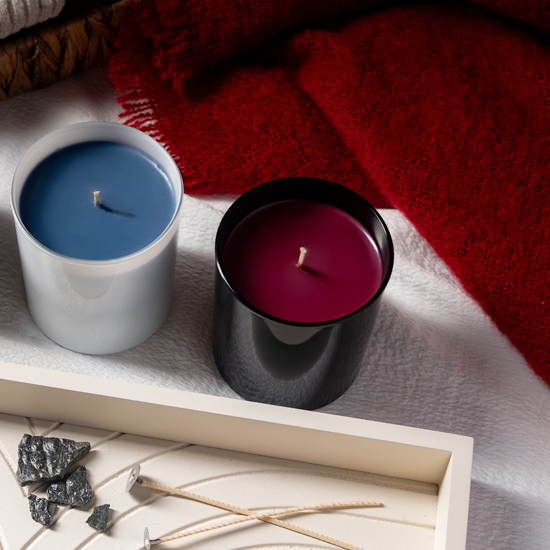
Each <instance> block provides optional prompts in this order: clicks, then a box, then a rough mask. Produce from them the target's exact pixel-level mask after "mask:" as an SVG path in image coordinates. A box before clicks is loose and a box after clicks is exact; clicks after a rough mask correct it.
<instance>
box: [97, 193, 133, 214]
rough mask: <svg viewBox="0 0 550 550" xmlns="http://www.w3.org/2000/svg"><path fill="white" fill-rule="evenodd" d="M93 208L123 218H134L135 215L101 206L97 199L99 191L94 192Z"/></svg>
mask: <svg viewBox="0 0 550 550" xmlns="http://www.w3.org/2000/svg"><path fill="white" fill-rule="evenodd" d="M94 206H97V207H98V208H101V210H105V212H110V213H111V214H118V215H119V216H125V217H127V218H133V217H135V214H132V213H131V212H124V211H123V210H115V209H114V208H110V207H109V206H107V205H106V204H103V203H102V202H101V200H100V198H99V191H94Z"/></svg>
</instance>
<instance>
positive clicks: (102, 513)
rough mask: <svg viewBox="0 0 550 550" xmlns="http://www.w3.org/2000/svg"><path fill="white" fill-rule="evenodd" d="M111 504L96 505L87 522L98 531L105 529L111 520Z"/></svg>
mask: <svg viewBox="0 0 550 550" xmlns="http://www.w3.org/2000/svg"><path fill="white" fill-rule="evenodd" d="M110 506H111V505H110V504H101V505H100V506H96V507H95V508H94V509H93V511H92V515H91V516H90V517H89V518H88V519H87V520H86V523H87V524H88V525H90V526H91V527H93V528H94V529H97V530H98V531H105V529H107V523H108V521H109V508H110Z"/></svg>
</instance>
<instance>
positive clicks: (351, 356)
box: [213, 178, 393, 409]
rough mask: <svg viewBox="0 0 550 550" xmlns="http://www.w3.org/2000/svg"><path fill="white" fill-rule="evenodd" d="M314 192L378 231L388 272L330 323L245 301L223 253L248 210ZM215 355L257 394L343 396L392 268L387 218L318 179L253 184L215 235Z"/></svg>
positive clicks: (232, 377) (247, 392) (315, 401)
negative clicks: (284, 315)
mask: <svg viewBox="0 0 550 550" xmlns="http://www.w3.org/2000/svg"><path fill="white" fill-rule="evenodd" d="M287 199H310V200H317V201H322V202H327V203H329V204H332V205H334V206H337V207H339V208H341V209H342V210H345V211H347V212H348V213H350V214H352V215H353V216H354V217H355V218H356V219H357V220H359V221H360V222H361V223H362V224H363V225H364V226H365V227H366V229H367V230H368V231H369V233H370V234H371V235H372V236H373V237H374V239H375V241H376V243H377V245H378V248H379V250H380V253H381V256H382V263H383V270H384V277H383V282H382V284H381V286H380V289H379V291H378V292H377V294H376V295H375V296H374V297H373V298H372V299H371V300H370V301H369V302H368V303H367V304H365V305H364V306H363V307H361V308H360V309H358V310H357V311H355V312H353V313H351V314H350V315H347V316H345V317H342V318H340V319H337V320H334V321H330V322H326V323H307V324H306V323H293V322H288V321H282V320H280V319H276V318H273V317H271V316H269V315H265V314H264V313H262V312H261V311H259V310H257V309H256V308H254V307H253V306H252V305H251V304H248V303H246V301H244V300H243V299H242V298H241V297H240V296H239V295H238V294H237V293H236V292H235V291H234V289H233V288H232V287H231V284H230V283H229V282H228V281H227V279H226V277H225V274H224V271H223V266H222V265H221V263H220V258H221V256H222V255H221V252H222V250H223V247H224V245H225V242H226V240H227V237H228V236H229V234H230V233H231V231H232V230H233V228H234V227H235V226H236V225H237V224H238V223H239V221H241V220H242V218H244V217H245V216H246V215H247V214H249V213H250V212H252V211H254V210H256V209H257V208H259V207H261V206H265V205H266V204H269V203H271V202H274V201H280V200H287ZM215 251H216V283H215V308H214V342H213V345H214V357H215V360H216V365H217V367H218V369H219V371H220V373H221V375H222V376H223V378H224V379H225V380H226V381H227V383H228V384H229V385H230V386H231V388H233V389H234V390H235V391H236V392H237V393H238V394H239V395H241V396H242V397H244V398H245V399H248V400H251V401H258V402H262V403H271V404H275V405H282V406H288V407H296V408H303V409H317V408H319V407H322V406H323V405H326V404H328V403H330V402H331V401H334V400H335V399H337V398H338V397H339V396H341V395H342V394H343V393H344V392H345V391H346V390H347V389H348V388H349V386H350V385H351V384H352V383H353V381H354V380H355V378H356V376H357V373H358V371H359V369H360V368H361V365H362V363H363V360H364V358H365V354H366V353H367V348H368V340H369V336H370V334H371V332H372V328H373V326H374V323H375V320H376V316H377V313H378V310H379V307H380V298H381V296H382V293H383V290H384V289H385V287H386V285H387V283H388V281H389V278H390V275H391V271H392V267H393V245H392V240H391V236H390V234H389V231H388V228H387V227H386V224H385V223H384V221H383V220H382V218H381V217H380V215H379V214H378V212H377V211H376V210H375V209H374V208H373V207H372V206H371V205H370V204H369V203H368V202H367V201H366V200H365V199H363V198H362V197H361V196H359V195H358V194H357V193H355V192H353V191H351V190H349V189H348V188H346V187H343V186H341V185H338V184H336V183H333V182H329V181H325V180H319V179H315V178H285V179H282V180H276V181H272V182H268V183H266V184H263V185H260V186H258V187H255V188H254V189H252V190H250V191H248V192H247V193H245V194H244V195H242V196H241V197H240V198H239V199H237V200H236V201H235V202H234V203H233V205H232V206H231V207H230V208H229V210H228V211H227V212H226V214H225V216H224V217H223V219H222V221H221V223H220V226H219V227H218V232H217V235H216V246H215Z"/></svg>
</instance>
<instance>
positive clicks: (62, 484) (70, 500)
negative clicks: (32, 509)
mask: <svg viewBox="0 0 550 550" xmlns="http://www.w3.org/2000/svg"><path fill="white" fill-rule="evenodd" d="M46 496H47V497H48V500H50V501H51V502H57V503H58V504H68V505H69V506H73V507H74V508H82V506H85V505H86V504H88V502H90V500H92V497H93V496H94V493H93V491H92V488H91V487H90V484H89V483H88V479H87V477H86V466H79V468H78V469H77V470H75V471H74V472H73V473H71V474H69V475H68V476H66V477H65V478H63V479H62V480H61V481H57V482H54V483H52V484H51V485H50V486H49V487H48V490H47V491H46Z"/></svg>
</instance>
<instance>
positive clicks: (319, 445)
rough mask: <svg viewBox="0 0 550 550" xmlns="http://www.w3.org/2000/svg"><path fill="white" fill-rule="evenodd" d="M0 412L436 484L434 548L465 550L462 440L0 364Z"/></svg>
mask: <svg viewBox="0 0 550 550" xmlns="http://www.w3.org/2000/svg"><path fill="white" fill-rule="evenodd" d="M0 413H5V414H13V415H18V416H25V417H30V418H40V419H44V420H51V421H54V422H55V421H58V422H64V423H70V424H74V425H76V426H85V427H89V428H97V429H106V430H112V431H117V432H123V433H130V434H135V435H141V436H146V437H155V438H160V439H167V440H172V441H178V442H188V443H194V444H199V445H205V446H210V447H217V448H221V449H227V450H232V451H240V452H247V453H252V454H259V455H264V456H271V457H275V458H282V459H288V460H296V461H300V462H310V463H315V464H321V465H326V466H334V467H338V468H347V469H352V470H359V471H365V472H372V473H375V474H380V475H387V476H391V477H398V478H402V479H413V480H417V481H426V482H430V483H435V484H437V485H438V486H439V495H438V504H437V511H436V528H435V541H434V550H464V549H465V547H466V532H467V523H468V509H469V498H470V480H471V470H472V461H473V438H471V437H469V436H464V435H458V434H451V433H446V432H438V431H433V430H427V429H422V428H414V427H409V426H401V425H397V424H387V423H383V422H377V421H371V420H364V419H359V418H353V417H347V416H339V415H334V414H329V413H325V412H319V411H306V410H302V409H293V408H289V407H280V406H276V405H267V404H263V403H256V402H251V401H244V400H240V399H234V398H229V397H220V396H214V395H205V394H199V393H193V392H188V391H182V390H174V389H169V388H161V387H157V386H150V385H146V384H138V383H134V382H125V381H120V380H112V379H109V380H106V379H102V378H98V377H93V376H89V375H83V374H75V373H69V372H63V371H58V370H52V369H43V368H38V367H31V366H27V365H21V364H14V363H6V362H2V361H0ZM342 446H345V448H346V452H345V453H342V452H339V449H340V448H341V447H342Z"/></svg>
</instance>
